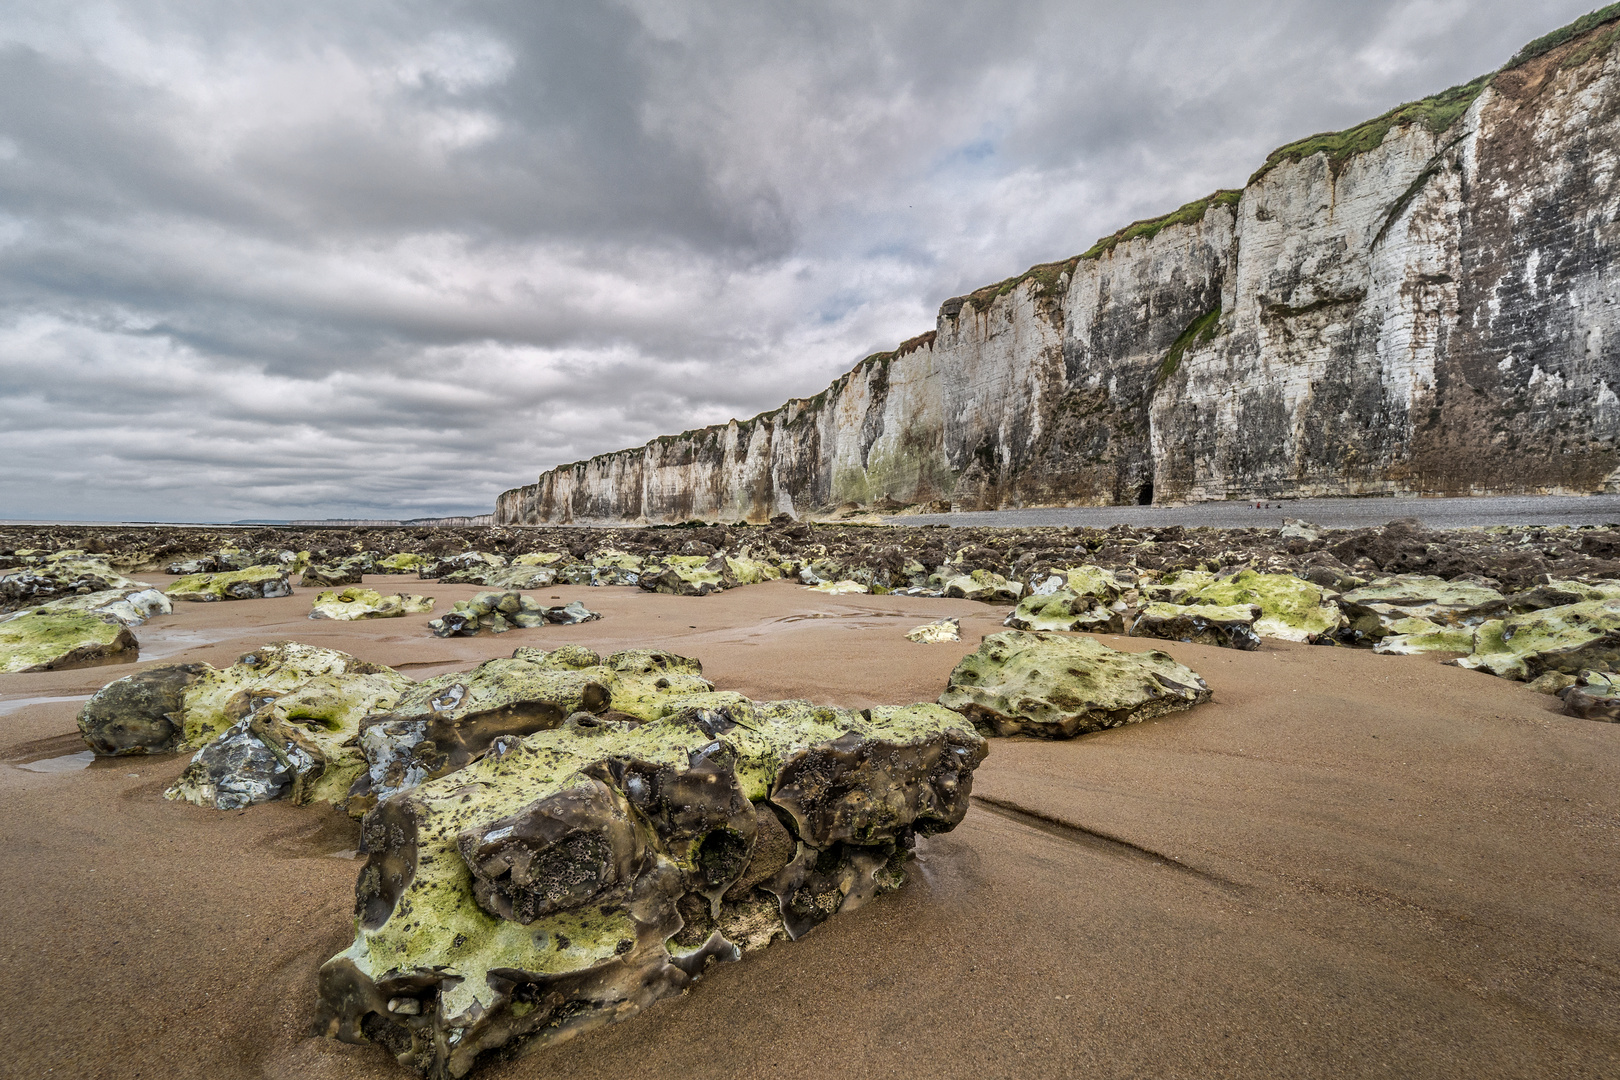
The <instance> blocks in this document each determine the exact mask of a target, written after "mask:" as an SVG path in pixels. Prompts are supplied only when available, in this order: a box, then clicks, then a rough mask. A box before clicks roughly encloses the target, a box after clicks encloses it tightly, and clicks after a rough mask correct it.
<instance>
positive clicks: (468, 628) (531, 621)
mask: <svg viewBox="0 0 1620 1080" xmlns="http://www.w3.org/2000/svg"><path fill="white" fill-rule="evenodd" d="M601 617H602V616H601V615H600V614H598V613H597V612H594V611H591V610H590V609H589V608H587V607H586V606H585V605H584V604H582V603H580V602H579V601H578V600H574V601H572V602H570V603H568V604H563V605H559V606H556V607H546V606H545V605H543V604H541V603H540V602H539V601H538V600H535V599H534V598H533V597H530V596H524V595H523V594H521V593H515V592H481V593H478V594H477V595H476V596H474V597H473V598H472V599H471V600H457V601H456V602H455V604H454V605H453V606H452V607H451V609H450V610H449V611H448V612H446V613H445V614H444V615H443V616H441V617H440V618H437V619H430V620H428V627H429V628H430V629H431V630H432V631H433V633H434V634H436V635H437V636H439V637H473V636H476V635H477V634H478V633H479V632H480V631H484V630H487V631H489V632H490V633H492V634H504V633H506V632H507V631H508V630H511V629H514V628H516V629H532V628H534V627H537V626H545V625H546V624H547V623H555V624H558V625H561V626H575V625H577V624H579V623H582V622H590V621H592V620H593V619H600V618H601Z"/></svg>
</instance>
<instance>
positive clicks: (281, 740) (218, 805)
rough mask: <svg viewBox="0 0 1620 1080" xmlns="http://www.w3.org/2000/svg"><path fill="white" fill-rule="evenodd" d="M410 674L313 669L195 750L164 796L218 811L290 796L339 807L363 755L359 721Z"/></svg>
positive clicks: (396, 693) (398, 690) (259, 700)
mask: <svg viewBox="0 0 1620 1080" xmlns="http://www.w3.org/2000/svg"><path fill="white" fill-rule="evenodd" d="M411 685H412V684H411V680H410V679H409V678H407V677H406V676H404V675H401V674H400V673H399V672H397V671H393V670H390V669H387V668H383V669H380V670H376V671H370V672H343V673H341V674H337V673H327V674H322V675H316V676H314V677H313V678H311V679H309V680H308V681H306V682H303V683H301V684H299V685H298V686H296V687H295V688H293V689H292V690H290V691H288V692H287V693H284V694H280V695H277V696H271V695H269V694H264V695H262V696H257V697H255V698H254V701H253V706H252V711H250V712H249V713H248V715H247V716H245V717H243V718H242V719H241V720H239V721H237V722H236V723H235V724H233V725H232V726H231V727H230V728H228V729H227V730H225V731H224V732H222V733H221V734H220V735H219V736H218V737H217V738H216V739H214V740H213V741H212V742H210V743H208V744H207V745H206V746H204V747H203V748H202V749H200V750H198V751H197V754H196V756H195V757H193V758H192V759H191V763H190V764H189V765H187V766H186V770H185V772H183V773H181V774H180V778H179V779H178V780H177V781H176V782H175V783H174V785H173V786H172V787H170V788H169V789H168V790H167V791H166V792H164V796H165V797H166V798H169V799H176V800H180V801H184V802H189V803H193V804H195V805H197V806H206V807H212V808H214V809H218V810H240V809H242V808H243V807H246V806H252V805H254V804H256V803H262V802H270V801H272V800H275V799H281V798H291V799H292V801H293V802H294V803H295V804H299V805H302V804H304V803H309V802H325V803H330V804H332V805H334V806H340V807H341V806H344V805H345V803H346V802H347V800H348V796H349V789H350V787H351V786H352V785H353V784H354V782H355V779H356V777H358V776H359V775H360V774H361V773H362V772H364V771H365V768H366V761H365V758H364V757H363V756H362V754H361V751H360V749H359V747H358V745H357V742H358V736H359V734H360V722H361V720H362V719H363V718H365V717H366V716H369V715H371V714H372V713H375V712H380V711H382V710H384V709H387V708H389V707H391V706H392V705H393V704H394V703H395V702H396V701H398V700H399V698H400V696H401V695H402V694H403V693H405V692H406V691H407V690H408V689H409V688H410V687H411Z"/></svg>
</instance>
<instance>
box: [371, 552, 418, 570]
mask: <svg viewBox="0 0 1620 1080" xmlns="http://www.w3.org/2000/svg"><path fill="white" fill-rule="evenodd" d="M427 562H428V560H427V559H424V558H423V557H422V556H420V555H417V554H415V553H414V552H409V551H402V552H399V553H398V554H396V555H385V556H383V557H382V558H380V559H374V560H373V561H372V563H371V572H372V573H373V574H414V573H417V572H418V571H420V570H421V569H422V567H423V566H424V565H425V564H426V563H427Z"/></svg>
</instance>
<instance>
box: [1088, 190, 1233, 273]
mask: <svg viewBox="0 0 1620 1080" xmlns="http://www.w3.org/2000/svg"><path fill="white" fill-rule="evenodd" d="M1242 198H1243V192H1241V191H1236V190H1233V189H1230V188H1222V189H1221V190H1220V191H1217V192H1215V193H1214V194H1212V195H1205V196H1204V197H1203V198H1202V199H1194V200H1193V201H1192V202H1190V203H1188V204H1187V205H1185V206H1183V207H1181V208H1180V209H1179V210H1173V211H1171V212H1170V213H1168V214H1162V215H1160V216H1159V217H1156V218H1146V219H1144V220H1142V221H1133V222H1131V223H1130V224H1129V225H1127V226H1125V227H1124V228H1123V229H1121V230H1119V232H1117V233H1115V234H1114V235H1112V236H1105V237H1103V238H1102V239H1101V240H1099V241H1097V242H1096V243H1095V244H1093V245H1091V248H1090V250H1088V251H1087V252H1086V253H1085V254H1084V255H1082V256H1080V258H1082V259H1100V258H1102V257H1103V256H1104V255H1105V254H1107V253H1108V252H1110V251H1113V250H1114V249H1115V248H1116V247H1118V246H1119V245H1120V244H1121V243H1123V242H1124V241H1126V240H1151V239H1153V238H1154V237H1155V236H1158V235H1159V234H1160V233H1161V232H1163V231H1164V230H1166V229H1168V228H1169V227H1170V226H1172V225H1191V224H1193V223H1195V222H1199V221H1203V220H1204V214H1205V213H1206V212H1208V210H1209V208H1210V207H1211V206H1236V205H1237V204H1238V200H1239V199H1242Z"/></svg>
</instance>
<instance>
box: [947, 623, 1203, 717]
mask: <svg viewBox="0 0 1620 1080" xmlns="http://www.w3.org/2000/svg"><path fill="white" fill-rule="evenodd" d="M1209 699H1210V690H1209V687H1208V686H1207V685H1206V684H1205V682H1204V680H1203V679H1202V678H1200V677H1199V675H1198V673H1197V672H1195V671H1193V670H1192V669H1190V668H1187V667H1184V666H1183V665H1181V664H1179V663H1177V662H1176V660H1175V659H1174V658H1173V657H1171V656H1170V655H1169V654H1168V653H1163V652H1158V651H1153V652H1145V653H1128V652H1119V651H1117V650H1115V649H1110V648H1108V647H1107V646H1106V645H1103V644H1102V643H1101V642H1099V641H1098V640H1097V639H1096V638H1091V637H1067V636H1059V635H1056V634H1042V633H1031V632H1027V631H1022V630H1004V631H1002V632H1001V633H999V634H991V635H990V636H989V637H986V638H985V639H984V643H983V644H982V645H980V646H979V648H978V651H976V652H974V653H970V654H969V655H968V656H966V657H964V658H963V659H962V662H961V663H959V664H957V665H956V669H955V670H954V671H952V672H951V677H950V682H949V683H948V684H947V686H946V688H945V692H944V693H943V694H941V695H940V698H939V703H940V704H941V705H943V706H945V707H946V708H948V709H954V710H956V711H958V712H960V713H962V714H963V715H964V716H966V717H968V719H970V720H972V721H973V722H974V723H975V724H977V725H979V726H980V727H983V728H986V729H988V730H990V731H993V732H994V733H995V734H997V735H1018V734H1028V735H1036V736H1040V737H1042V738H1049V739H1067V738H1072V737H1074V736H1075V735H1080V734H1083V733H1085V732H1088V731H1100V730H1102V729H1104V728H1111V727H1119V726H1121V725H1123V724H1134V723H1138V722H1140V721H1142V720H1149V719H1152V718H1153V717H1156V716H1163V715H1165V714H1167V713H1172V712H1179V711H1181V710H1183V709H1190V708H1192V707H1193V706H1194V705H1199V704H1202V703H1203V702H1205V701H1208V700H1209Z"/></svg>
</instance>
